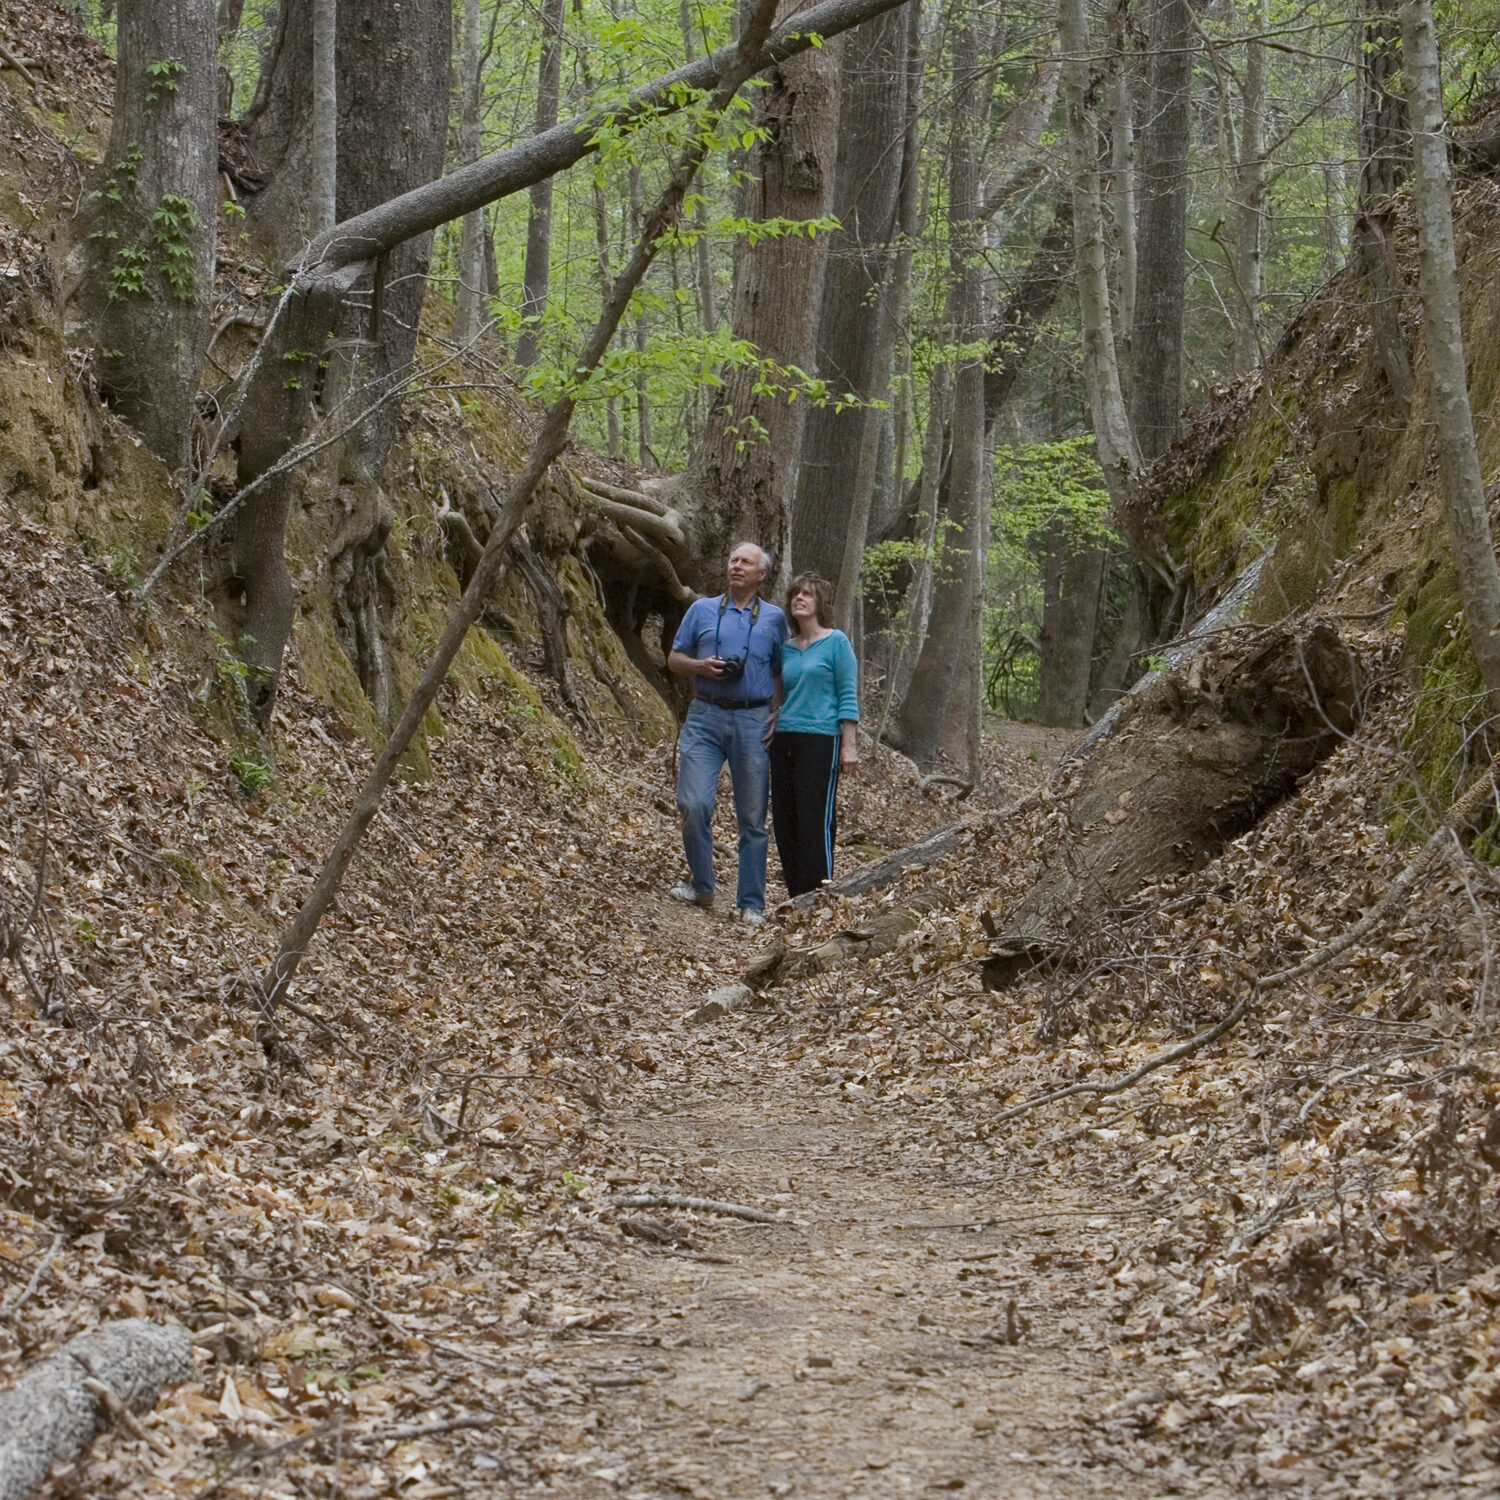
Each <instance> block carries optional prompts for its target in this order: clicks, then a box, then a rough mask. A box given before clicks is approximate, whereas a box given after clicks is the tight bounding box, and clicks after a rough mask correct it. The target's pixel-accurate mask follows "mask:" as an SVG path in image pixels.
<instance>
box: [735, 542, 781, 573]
mask: <svg viewBox="0 0 1500 1500" xmlns="http://www.w3.org/2000/svg"><path fill="white" fill-rule="evenodd" d="M741 547H754V548H755V550H756V551H757V552H759V553H760V576H761V577H762V578H769V577H770V576H771V567H772V565H773V564H774V563H775V561H776V559H775V558H773V557H772V556H771V554H770V553H769V552H767V551H766V549H765V548H764V547H762V546H761V544H760V543H759V542H748V541H747V542H736V543H735V544H734V546H732V547H731V548H730V549H729V555H730V556H731V557H733V556H734V554H735V553H736V552H738V551H739V550H740V548H741Z"/></svg>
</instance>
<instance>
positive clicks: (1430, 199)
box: [1401, 0, 1500, 712]
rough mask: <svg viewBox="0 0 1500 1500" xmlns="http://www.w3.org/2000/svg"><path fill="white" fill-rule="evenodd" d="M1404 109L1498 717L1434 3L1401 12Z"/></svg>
mask: <svg viewBox="0 0 1500 1500" xmlns="http://www.w3.org/2000/svg"><path fill="white" fill-rule="evenodd" d="M1401 42H1402V49H1403V53H1404V59H1403V64H1404V65H1403V70H1402V71H1403V73H1404V75H1405V79H1406V96H1407V103H1408V106H1409V107H1410V110H1411V127H1412V178H1413V182H1412V186H1413V195H1414V197H1415V199H1416V208H1417V240H1418V243H1419V244H1420V246H1421V252H1422V271H1421V282H1422V311H1423V314H1424V316H1423V328H1424V333H1425V343H1426V352H1427V401H1428V405H1429V407H1430V409H1431V417H1432V422H1433V424H1434V426H1435V427H1436V429H1437V431H1436V446H1437V453H1438V469H1439V472H1440V474H1441V476H1442V485H1443V506H1444V510H1445V512H1446V515H1447V519H1448V542H1449V546H1450V547H1451V548H1452V551H1453V565H1454V567H1455V568H1456V569H1457V570H1458V582H1459V590H1460V592H1461V594H1462V595H1463V601H1464V622H1465V624H1466V626H1467V627H1468V632H1469V641H1470V644H1471V645H1472V646H1473V648H1474V655H1475V658H1476V659H1477V660H1478V662H1479V674H1480V677H1481V678H1482V679H1483V681H1484V686H1485V690H1486V691H1487V692H1488V694H1489V699H1490V707H1491V710H1492V711H1493V712H1500V567H1497V565H1496V563H1495V542H1494V538H1493V537H1492V536H1491V534H1490V523H1489V508H1488V506H1487V504H1486V502H1485V493H1484V471H1483V469H1482V468H1481V467H1480V462H1479V448H1478V444H1477V443H1476V441H1475V437H1474V413H1473V410H1472V408H1471V407H1470V405H1469V387H1468V376H1467V371H1466V366H1465V362H1464V339H1463V317H1462V304H1461V302H1460V298H1459V287H1458V256H1457V253H1456V251H1455V249H1454V244H1453V193H1452V184H1451V179H1450V174H1449V166H1448V133H1447V129H1446V125H1445V121H1444V119H1443V89H1442V74H1441V72H1440V70H1439V62H1438V43H1437V29H1436V27H1435V26H1434V24H1433V19H1432V0H1404V3H1403V4H1402V7H1401Z"/></svg>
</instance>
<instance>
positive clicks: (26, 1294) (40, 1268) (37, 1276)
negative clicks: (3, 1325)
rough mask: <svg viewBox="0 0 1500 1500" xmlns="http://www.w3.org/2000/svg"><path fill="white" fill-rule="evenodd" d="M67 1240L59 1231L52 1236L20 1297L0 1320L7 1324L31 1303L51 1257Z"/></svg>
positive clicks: (0, 1315)
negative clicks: (2, 1319) (45, 1251)
mask: <svg viewBox="0 0 1500 1500" xmlns="http://www.w3.org/2000/svg"><path fill="white" fill-rule="evenodd" d="M67 1240H68V1237H67V1235H66V1234H64V1233H63V1231H62V1230H60V1229H59V1230H58V1232H57V1233H56V1234H55V1235H54V1236H53V1238H52V1243H51V1244H50V1245H49V1246H48V1247H47V1253H46V1254H45V1255H44V1256H43V1257H42V1258H41V1260H40V1261H39V1262H38V1264H37V1268H36V1270H34V1271H33V1272H32V1273H31V1280H30V1281H28V1282H27V1283H26V1286H25V1288H24V1289H23V1290H22V1292H21V1295H20V1296H19V1297H17V1298H16V1300H15V1301H14V1302H12V1303H11V1305H10V1306H9V1307H7V1308H6V1309H5V1310H4V1311H3V1312H0V1318H4V1319H5V1320H6V1321H7V1322H9V1321H10V1320H11V1319H12V1318H14V1317H15V1315H16V1314H17V1313H18V1312H20V1310H21V1309H22V1308H23V1307H25V1306H26V1304H27V1303H28V1302H30V1301H31V1299H32V1297H34V1296H35V1295H36V1289H37V1288H38V1287H39V1286H40V1285H41V1284H42V1277H43V1276H44V1275H45V1274H46V1270H47V1267H48V1266H50V1265H51V1264H52V1260H53V1257H54V1256H55V1255H56V1254H57V1252H58V1251H59V1250H61V1249H62V1247H63V1246H64V1245H65V1244H66V1243H67Z"/></svg>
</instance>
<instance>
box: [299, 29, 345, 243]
mask: <svg viewBox="0 0 1500 1500" xmlns="http://www.w3.org/2000/svg"><path fill="white" fill-rule="evenodd" d="M338 31H339V6H338V0H312V78H313V89H312V172H311V175H310V181H309V183H308V189H309V191H308V211H307V220H308V222H307V227H308V232H309V233H311V234H315V235H317V234H323V233H324V232H325V231H327V230H329V229H331V228H332V227H333V225H334V223H335V222H336V221H337V219H338V201H339V199H338V179H339V129H338V110H339V84H338V57H339V49H338Z"/></svg>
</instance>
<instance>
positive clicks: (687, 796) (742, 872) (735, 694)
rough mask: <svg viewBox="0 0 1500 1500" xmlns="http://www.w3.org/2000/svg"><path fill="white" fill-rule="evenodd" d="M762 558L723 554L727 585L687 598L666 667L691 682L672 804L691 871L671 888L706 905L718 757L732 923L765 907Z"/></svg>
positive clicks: (771, 613) (770, 613)
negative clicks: (735, 862) (730, 849)
mask: <svg viewBox="0 0 1500 1500" xmlns="http://www.w3.org/2000/svg"><path fill="white" fill-rule="evenodd" d="M770 566H771V559H770V558H769V557H768V556H767V555H766V553H765V552H764V551H763V550H762V549H761V548H760V547H757V546H756V545H755V543H754V542H741V543H740V544H739V545H738V546H737V547H735V549H734V550H733V551H732V552H731V553H730V554H729V589H728V592H727V593H723V594H720V595H718V596H717V597H716V598H713V599H695V600H694V601H693V603H692V604H690V605H689V606H688V611H687V613H686V614H685V615H684V616H683V617H682V624H681V625H680V626H678V628H677V635H676V638H675V639H674V640H673V642H672V650H671V653H670V655H668V657H667V666H668V667H669V668H670V669H671V670H672V671H673V672H675V673H676V674H677V675H678V676H679V677H686V678H688V679H689V680H690V681H691V682H692V684H693V701H692V703H691V704H690V705H689V706H688V714H687V721H686V722H685V723H684V724H683V726H682V739H681V741H680V742H679V745H678V757H677V810H678V812H679V813H681V815H682V847H683V852H684V853H685V854H686V855H687V862H688V870H689V872H690V875H691V878H690V879H689V880H688V881H687V882H686V883H684V884H683V885H678V886H674V887H673V888H672V890H671V892H670V894H671V896H672V897H673V898H674V899H675V900H678V901H686V902H688V903H690V904H691V905H693V906H702V907H711V906H712V905H713V904H714V841H713V820H714V803H715V801H716V800H717V798H718V791H719V771H720V769H721V768H722V767H723V765H724V763H725V762H726V761H727V762H728V763H729V779H730V783H731V785H732V786H733V788H734V812H735V817H736V819H737V820H738V822H739V828H740V840H739V878H738V882H737V889H736V893H735V906H736V907H737V908H738V911H739V919H740V921H741V922H748V923H750V924H751V925H752V926H757V927H758V926H759V925H760V924H761V923H762V922H764V921H765V919H766V918H765V909H766V800H767V797H768V795H769V789H770V762H769V759H768V757H767V754H766V745H767V743H768V741H769V740H770V738H771V734H772V731H773V730H774V729H775V727H776V710H777V707H778V705H779V704H780V701H781V645H782V642H783V641H784V640H785V639H786V616H785V615H784V614H783V613H782V612H781V610H780V609H778V608H777V607H776V605H774V604H770V603H767V602H766V601H765V600H764V599H762V598H761V597H760V586H761V583H762V582H763V581H764V579H765V576H766V573H767V572H768V571H769V569H770Z"/></svg>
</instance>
